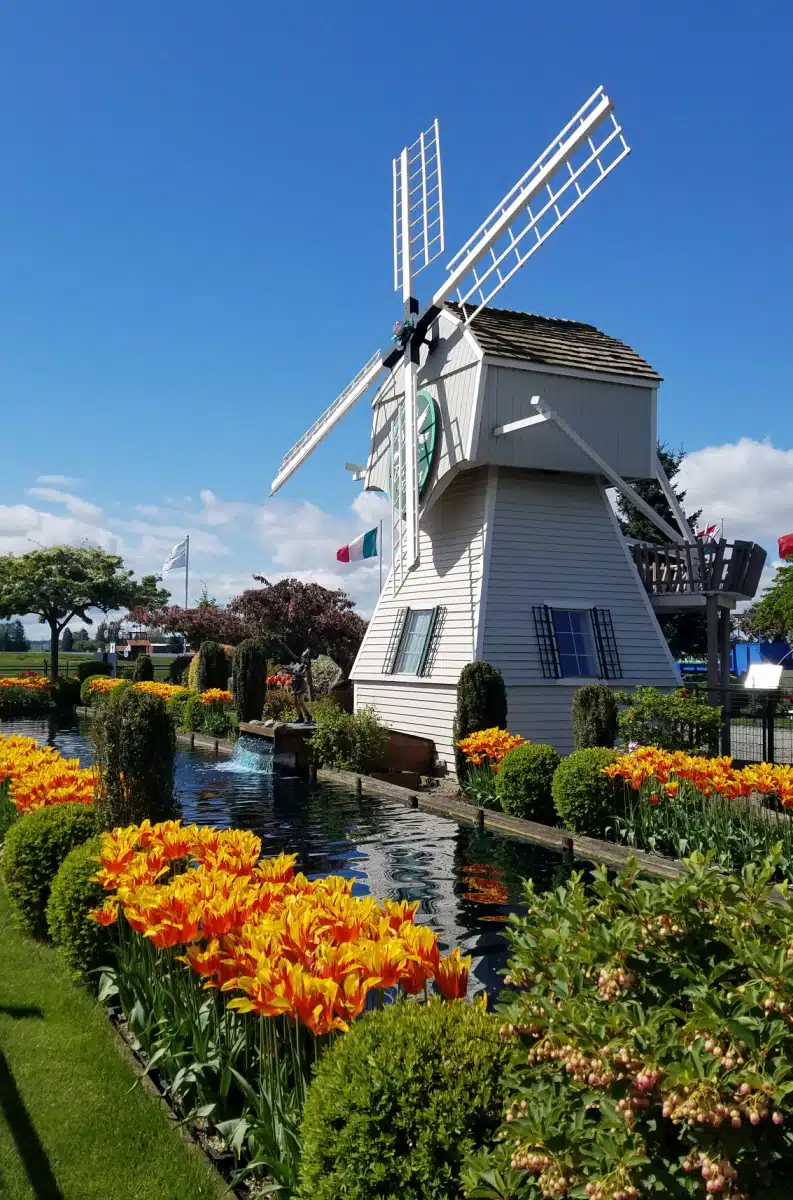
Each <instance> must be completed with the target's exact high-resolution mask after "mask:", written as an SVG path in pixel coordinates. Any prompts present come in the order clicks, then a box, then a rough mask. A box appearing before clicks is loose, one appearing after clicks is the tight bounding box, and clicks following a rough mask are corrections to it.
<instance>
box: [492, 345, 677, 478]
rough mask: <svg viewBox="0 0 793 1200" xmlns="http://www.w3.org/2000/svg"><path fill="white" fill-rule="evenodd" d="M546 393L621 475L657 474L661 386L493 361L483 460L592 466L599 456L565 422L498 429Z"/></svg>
mask: <svg viewBox="0 0 793 1200" xmlns="http://www.w3.org/2000/svg"><path fill="white" fill-rule="evenodd" d="M532 396H539V397H540V399H541V400H542V401H544V402H545V403H546V404H547V405H548V406H549V407H550V408H553V409H554V410H555V411H556V412H558V413H559V416H560V417H563V418H564V420H565V421H567V422H568V424H569V425H571V426H572V427H573V429H575V431H576V433H578V434H579V436H580V437H582V438H583V439H584V440H585V441H586V442H588V443H589V445H590V446H591V447H592V449H593V450H595V451H596V452H597V453H598V454H600V455H601V457H602V458H605V460H606V462H608V463H609V465H610V466H611V467H613V468H614V470H615V471H617V472H618V473H619V474H620V475H623V476H624V477H628V478H642V477H650V478H652V477H653V476H654V474H655V438H656V424H655V411H656V397H657V390H656V388H655V387H650V386H647V387H637V386H636V385H635V381H634V383H632V384H629V383H607V382H604V381H602V380H598V379H587V378H580V377H576V376H572V375H555V374H552V373H550V372H539V371H531V370H526V369H518V368H515V367H503V366H496V365H495V364H493V363H489V364H488V367H487V381H486V386H485V395H484V417H483V420H482V421H481V423H480V428H479V439H478V446H477V449H476V451H475V453H474V454H473V455H472V457H473V458H474V459H475V460H476V461H477V462H490V463H496V464H498V465H499V466H508V467H529V468H535V469H538V470H550V471H583V472H590V473H591V472H592V471H593V470H596V468H594V467H593V464H592V460H591V459H590V458H589V457H588V456H587V455H586V454H585V453H584V452H583V451H582V450H580V449H579V448H578V447H577V446H576V445H575V444H574V443H573V442H572V441H571V440H570V438H568V437H567V435H566V434H564V433H563V432H562V431H561V429H560V428H559V427H558V425H556V424H554V423H553V422H548V423H546V424H545V425H532V426H530V427H529V428H527V429H523V430H519V431H518V432H516V433H510V434H509V435H507V436H504V435H501V436H499V437H494V436H493V429H494V428H497V427H498V426H500V425H505V424H508V423H509V422H510V421H518V420H520V419H521V418H522V417H528V416H531V415H532V414H533V413H535V412H536V411H537V410H536V409H535V408H533V407H532V404H531V398H532Z"/></svg>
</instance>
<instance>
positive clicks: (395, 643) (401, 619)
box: [383, 608, 410, 675]
mask: <svg viewBox="0 0 793 1200" xmlns="http://www.w3.org/2000/svg"><path fill="white" fill-rule="evenodd" d="M409 613H410V609H409V608H398V609H397V614H396V619H395V621H394V627H393V629H392V630H391V637H390V639H389V642H388V649H387V650H386V652H385V662H384V663H383V674H384V675H393V674H394V671H395V670H396V663H397V656H398V654H399V644H400V642H401V641H402V634H403V633H404V632H405V624H406V622H407V619H408V615H409Z"/></svg>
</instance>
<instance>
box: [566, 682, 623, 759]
mask: <svg viewBox="0 0 793 1200" xmlns="http://www.w3.org/2000/svg"><path fill="white" fill-rule="evenodd" d="M572 717H573V742H574V745H575V748H576V750H588V749H590V748H591V747H592V746H607V747H608V748H609V749H613V747H614V743H615V741H616V740H617V698H616V696H615V695H614V693H613V691H612V690H611V688H610V687H606V685H605V683H585V684H584V686H583V687H580V688H578V690H577V691H576V693H575V695H574V696H573V708H572Z"/></svg>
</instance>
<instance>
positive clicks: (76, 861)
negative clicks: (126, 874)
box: [46, 837, 112, 979]
mask: <svg viewBox="0 0 793 1200" xmlns="http://www.w3.org/2000/svg"><path fill="white" fill-rule="evenodd" d="M100 845H101V843H100V839H99V838H98V837H96V838H91V839H90V840H89V841H87V842H84V843H83V844H82V845H81V846H75V847H74V849H73V850H70V851H69V853H68V854H67V855H66V857H65V858H64V860H63V862H62V863H61V865H60V867H59V868H58V873H57V874H56V876H55V878H54V879H53V881H52V887H51V888H50V897H49V900H48V901H47V913H46V915H47V929H48V931H49V935H50V938H51V939H52V941H53V942H54V943H55V945H56V946H57V947H58V949H59V950H60V952H61V956H62V957H63V959H64V960H65V962H66V964H67V966H68V968H69V973H70V974H71V976H72V978H73V979H87V978H88V977H89V976H90V972H92V971H96V970H97V969H98V968H99V967H103V966H108V965H110V963H111V960H112V949H111V941H110V937H109V936H108V930H107V929H106V928H105V927H104V926H102V925H99V924H98V923H97V922H96V921H92V920H91V918H90V917H89V915H88V914H89V913H90V912H91V910H92V909H94V908H98V907H99V906H100V905H101V904H103V903H104V900H105V898H106V896H107V893H106V892H105V890H104V888H103V887H102V885H101V884H99V883H97V882H96V878H95V876H96V872H97V869H98V867H99V864H98V862H97V861H96V859H97V856H98V854H99V850H100Z"/></svg>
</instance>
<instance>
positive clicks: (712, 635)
mask: <svg viewBox="0 0 793 1200" xmlns="http://www.w3.org/2000/svg"><path fill="white" fill-rule="evenodd" d="M705 611H706V613H707V619H708V704H718V703H719V597H718V596H717V595H716V593H715V592H709V593H708V595H707V596H706V597H705Z"/></svg>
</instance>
